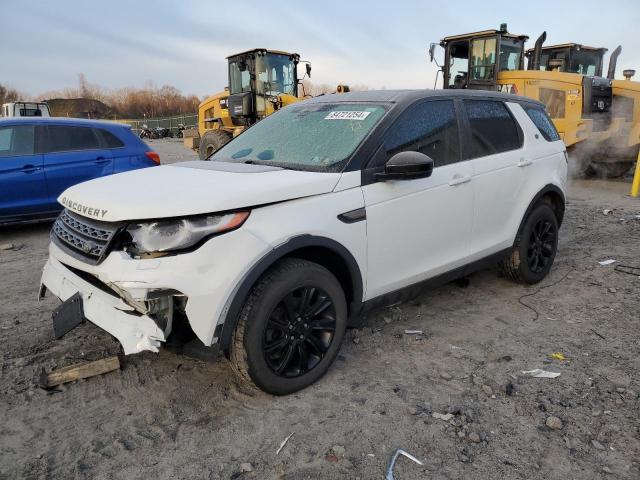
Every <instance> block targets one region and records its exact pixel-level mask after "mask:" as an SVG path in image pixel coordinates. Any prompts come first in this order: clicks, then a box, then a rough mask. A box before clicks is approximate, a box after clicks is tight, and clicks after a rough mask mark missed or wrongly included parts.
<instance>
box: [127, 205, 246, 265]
mask: <svg viewBox="0 0 640 480" xmlns="http://www.w3.org/2000/svg"><path fill="white" fill-rule="evenodd" d="M248 216H249V212H235V213H227V214H221V215H206V216H202V217H193V218H183V219H178V220H164V221H157V222H142V223H133V224H131V225H129V226H128V227H127V230H126V231H127V233H128V234H129V236H130V237H131V240H130V242H128V244H127V246H126V250H127V251H128V252H129V253H131V254H133V255H141V254H153V253H160V254H161V253H163V252H170V251H173V250H184V249H187V248H190V247H193V246H194V245H196V244H198V243H199V242H200V241H201V240H204V239H205V238H207V237H211V236H212V235H216V234H219V233H222V232H227V231H229V230H234V229H236V228H238V227H240V226H241V225H242V224H243V223H244V221H245V220H246V219H247V217H248Z"/></svg>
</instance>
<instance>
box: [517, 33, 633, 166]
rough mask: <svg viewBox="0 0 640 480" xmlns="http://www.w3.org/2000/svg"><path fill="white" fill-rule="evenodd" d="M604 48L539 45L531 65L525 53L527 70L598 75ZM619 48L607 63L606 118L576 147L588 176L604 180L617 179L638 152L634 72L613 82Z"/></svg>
mask: <svg viewBox="0 0 640 480" xmlns="http://www.w3.org/2000/svg"><path fill="white" fill-rule="evenodd" d="M606 52H607V49H606V48H598V47H590V46H586V45H581V44H577V43H566V44H562V45H549V46H543V47H542V48H541V49H540V56H539V57H540V58H539V63H538V64H537V65H535V64H534V61H535V60H534V57H535V49H530V50H527V52H526V56H527V58H528V60H529V68H531V69H533V68H535V67H537V69H538V70H543V71H550V70H555V71H558V72H567V73H577V74H580V75H585V76H596V77H600V76H602V68H603V64H604V61H603V57H604V54H605V53H606ZM621 52H622V47H621V46H618V47H617V48H616V49H615V50H614V51H613V52H612V53H611V58H610V60H609V68H608V71H607V79H608V80H609V81H611V90H612V103H611V107H610V109H609V110H610V117H609V118H607V117H606V116H605V117H602V118H600V121H601V122H600V125H598V123H594V125H593V128H592V131H591V135H590V136H589V138H588V141H587V142H584V144H581V145H578V147H577V150H578V152H579V151H580V150H585V151H586V152H587V153H588V155H586V156H587V157H588V160H589V164H588V166H587V170H588V171H590V172H588V173H593V174H596V175H598V176H604V177H619V176H621V175H623V174H624V173H625V172H627V171H629V169H630V168H631V166H632V165H633V162H634V161H635V160H636V159H637V157H638V151H639V149H640V147H639V145H640V83H639V82H633V81H631V77H633V76H634V75H635V70H624V71H623V76H624V77H625V80H615V72H616V65H617V61H618V57H619V56H620V53H621Z"/></svg>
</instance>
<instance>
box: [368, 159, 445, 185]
mask: <svg viewBox="0 0 640 480" xmlns="http://www.w3.org/2000/svg"><path fill="white" fill-rule="evenodd" d="M432 172H433V159H432V158H431V157H429V156H428V155H425V154H424V153H420V152H399V153H396V154H395V155H394V156H393V157H391V158H390V159H389V160H388V161H387V163H386V164H385V166H384V172H382V173H378V174H376V180H378V181H381V182H386V181H387V180H413V179H416V178H426V177H429V176H431V173H432Z"/></svg>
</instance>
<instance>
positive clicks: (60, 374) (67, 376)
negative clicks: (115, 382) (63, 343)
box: [39, 356, 120, 389]
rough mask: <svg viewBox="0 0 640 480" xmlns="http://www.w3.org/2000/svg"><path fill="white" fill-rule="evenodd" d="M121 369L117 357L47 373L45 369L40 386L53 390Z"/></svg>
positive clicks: (41, 375)
mask: <svg viewBox="0 0 640 480" xmlns="http://www.w3.org/2000/svg"><path fill="white" fill-rule="evenodd" d="M119 368H120V360H119V359H118V357H117V356H114V357H108V358H102V359H100V360H96V361H93V362H89V363H81V364H77V365H70V366H68V367H64V368H61V369H59V370H54V371H52V372H50V373H47V372H46V371H45V370H44V368H43V369H42V373H41V374H40V379H39V384H40V387H42V388H45V389H47V388H52V387H55V386H57V385H62V384H63V383H69V382H73V381H75V380H80V379H82V378H89V377H95V376H96V375H102V374H103V373H108V372H111V371H113V370H117V369H119Z"/></svg>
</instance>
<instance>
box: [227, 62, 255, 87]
mask: <svg viewBox="0 0 640 480" xmlns="http://www.w3.org/2000/svg"><path fill="white" fill-rule="evenodd" d="M229 77H230V78H229V80H230V83H231V85H230V86H229V87H230V90H231V93H232V94H234V93H243V92H250V91H251V75H250V73H249V70H248V68H245V69H244V70H240V65H239V64H238V62H231V63H230V64H229Z"/></svg>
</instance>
